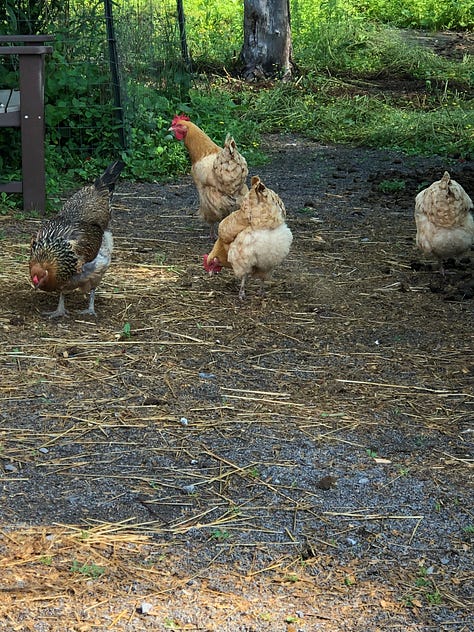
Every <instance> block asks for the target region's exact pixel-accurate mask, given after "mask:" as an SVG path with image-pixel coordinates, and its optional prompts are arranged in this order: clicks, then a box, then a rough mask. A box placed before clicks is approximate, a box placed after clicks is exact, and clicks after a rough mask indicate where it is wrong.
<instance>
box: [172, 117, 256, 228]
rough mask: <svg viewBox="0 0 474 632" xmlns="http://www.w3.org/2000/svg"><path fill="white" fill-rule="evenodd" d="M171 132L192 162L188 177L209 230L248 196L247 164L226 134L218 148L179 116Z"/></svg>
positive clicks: (187, 119) (233, 141)
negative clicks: (222, 143)
mask: <svg viewBox="0 0 474 632" xmlns="http://www.w3.org/2000/svg"><path fill="white" fill-rule="evenodd" d="M170 131H172V132H173V133H174V135H175V137H176V138H177V139H178V140H183V141H184V146H185V147H186V149H187V150H188V153H189V157H190V159H191V175H192V177H193V180H194V183H195V185H196V188H197V191H198V195H199V215H200V216H201V218H202V219H203V220H204V221H205V222H207V223H208V224H209V225H210V227H211V237H212V238H215V224H216V222H219V221H220V220H221V219H222V218H223V217H226V216H227V215H228V214H229V213H231V212H232V211H235V210H237V209H238V208H239V206H240V203H241V201H242V198H243V196H244V195H245V194H246V193H247V192H248V187H247V184H246V180H247V175H248V168H247V161H246V160H245V158H244V157H243V156H242V155H241V154H240V153H239V151H238V150H237V146H236V144H235V140H234V139H233V138H232V136H230V135H229V134H227V137H226V139H225V143H224V147H219V145H216V143H215V142H214V141H212V140H211V139H210V138H209V136H208V135H207V134H206V133H205V132H203V130H202V129H201V128H200V127H198V126H197V125H195V124H194V123H192V122H191V121H190V120H189V117H188V116H186V115H184V114H182V115H180V116H175V117H174V118H173V121H172V124H171V127H170Z"/></svg>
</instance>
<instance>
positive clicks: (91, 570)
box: [71, 560, 105, 579]
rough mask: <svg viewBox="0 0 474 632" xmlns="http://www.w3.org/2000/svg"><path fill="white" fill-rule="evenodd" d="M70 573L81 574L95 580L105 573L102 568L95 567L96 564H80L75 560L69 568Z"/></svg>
mask: <svg viewBox="0 0 474 632" xmlns="http://www.w3.org/2000/svg"><path fill="white" fill-rule="evenodd" d="M71 572H72V573H81V574H82V575H85V576H86V577H90V578H92V579H97V578H98V577H101V576H102V575H103V574H104V573H105V568H104V567H103V566H97V564H80V563H79V562H78V561H77V560H74V561H73V563H72V566H71Z"/></svg>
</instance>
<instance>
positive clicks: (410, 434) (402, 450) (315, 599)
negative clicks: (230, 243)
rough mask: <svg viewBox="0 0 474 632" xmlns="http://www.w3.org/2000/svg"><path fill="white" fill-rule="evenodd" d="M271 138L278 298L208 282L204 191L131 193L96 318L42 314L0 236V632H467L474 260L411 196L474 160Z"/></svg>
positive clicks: (173, 186)
mask: <svg viewBox="0 0 474 632" xmlns="http://www.w3.org/2000/svg"><path fill="white" fill-rule="evenodd" d="M265 142H266V149H267V151H268V153H269V158H270V161H269V163H268V165H265V166H264V167H261V168H259V169H258V173H259V175H260V176H261V177H262V179H263V180H264V182H265V183H266V184H267V186H270V187H272V188H274V189H275V190H277V191H278V192H279V193H280V195H281V196H282V198H283V199H284V201H285V203H286V206H287V211H288V224H289V226H290V228H291V230H292V231H293V234H294V243H293V247H292V250H291V253H290V256H289V257H288V259H287V261H286V262H285V263H284V264H283V265H282V266H281V267H280V268H278V269H277V270H276V272H275V274H274V278H273V280H272V281H271V282H270V283H269V284H268V287H267V289H266V293H265V294H264V295H263V296H261V295H260V294H259V293H258V283H257V282H250V283H249V286H248V292H247V299H246V300H245V301H242V302H241V301H239V299H238V296H237V291H238V283H237V281H236V279H234V277H233V275H232V274H231V272H229V271H224V272H223V273H221V275H219V276H217V277H212V278H211V277H209V276H207V275H206V274H205V272H204V271H203V269H202V267H201V259H202V254H203V253H205V252H206V251H208V250H209V248H210V242H209V237H208V229H207V227H205V226H203V225H202V224H201V223H200V221H199V219H198V218H197V216H196V206H197V198H196V193H195V189H194V187H193V184H192V181H191V179H190V178H189V177H184V178H182V179H180V180H179V181H178V182H174V183H170V184H167V185H161V184H132V183H126V182H122V183H120V185H119V186H118V189H117V192H116V196H115V211H114V228H115V240H116V254H115V260H114V263H113V266H112V267H111V269H110V271H109V272H108V274H107V275H106V278H105V279H104V282H103V284H102V286H101V288H100V290H99V292H98V296H97V301H96V308H97V311H98V317H97V319H96V321H95V320H94V319H85V318H84V317H81V316H78V315H77V314H76V313H74V311H73V310H77V309H82V308H83V307H85V304H86V300H85V298H83V297H82V296H81V295H79V294H77V295H72V296H70V297H69V298H68V300H67V303H66V306H67V307H69V308H70V309H71V310H72V314H71V316H70V317H69V318H66V319H63V320H61V321H59V322H51V321H49V320H48V319H45V318H44V317H43V316H42V315H41V311H42V310H45V309H48V308H52V307H54V306H55V302H56V297H55V296H51V295H47V294H41V293H35V292H34V291H33V290H32V289H31V288H30V286H29V282H28V278H27V266H26V264H25V259H26V256H27V251H28V242H29V235H30V234H31V233H32V232H33V231H34V228H35V227H36V224H37V222H36V221H34V220H18V219H17V220H15V219H13V218H11V217H10V218H9V217H7V218H4V219H3V220H2V224H1V230H2V237H3V239H2V241H1V245H2V252H1V257H2V280H3V288H4V292H3V303H2V307H1V313H0V327H1V329H0V331H1V336H2V342H1V352H0V359H1V366H2V384H1V399H2V408H1V413H0V420H1V426H0V433H1V434H0V437H1V445H2V452H1V463H2V465H3V467H2V474H1V480H2V492H1V494H2V495H1V522H2V525H3V530H2V532H1V534H0V540H1V550H2V561H1V562H0V564H1V566H2V578H1V581H0V584H1V589H2V592H3V600H2V604H3V605H1V606H0V610H2V614H3V615H4V618H3V619H2V620H3V621H5V622H4V623H0V629H5V630H22V631H23V630H25V631H26V630H39V631H50V630H71V631H79V630H105V629H112V630H146V629H153V630H167V629H177V630H209V631H211V630H212V631H214V630H215V631H219V632H225V631H238V630H242V631H243V630H245V631H256V632H257V631H260V630H271V631H272V632H279V631H280V630H281V631H283V630H285V631H288V632H291V631H293V632H294V631H295V630H304V631H305V632H309V631H313V630H328V631H329V630H331V631H338V630H350V631H355V630H361V631H362V630H374V631H375V630H388V629H390V630H450V631H456V632H460V631H461V630H468V629H472V628H470V625H472V619H471V614H470V611H471V608H472V557H471V553H472V550H471V546H472V537H473V536H472V530H473V526H474V520H473V515H472V507H473V502H472V501H473V495H472V486H470V483H471V482H472V481H471V480H470V474H471V472H472V457H470V456H469V448H470V441H471V440H472V403H473V390H472V377H473V373H474V364H473V361H472V323H473V321H472V316H473V300H472V299H473V270H472V261H471V260H468V259H466V260H465V261H464V262H462V263H461V264H460V265H454V264H453V266H451V269H450V270H449V274H448V275H447V278H446V280H443V278H442V277H441V275H440V274H439V272H438V270H437V265H436V263H434V262H430V261H428V260H425V259H424V258H423V257H422V256H420V254H419V253H417V252H416V250H415V247H414V234H415V229H414V221H413V200H414V196H415V194H416V192H417V191H418V189H419V187H421V186H422V185H424V184H426V183H428V182H431V181H433V180H434V179H436V178H438V177H439V176H440V175H441V174H442V172H443V170H444V169H445V168H448V169H449V170H450V172H451V174H452V176H453V177H454V178H455V179H457V180H458V181H459V182H461V183H462V184H463V186H464V187H465V188H466V190H467V191H471V193H472V191H473V189H474V187H473V164H472V163H465V162H454V163H451V164H448V163H446V162H445V161H443V160H442V159H441V158H431V159H420V158H407V157H405V156H402V155H398V154H396V153H390V152H382V151H371V150H365V149H355V148H350V147H332V146H322V145H318V144H316V143H312V142H310V141H307V140H304V139H301V138H297V137H292V136H271V137H268V138H266V141H265ZM393 181H398V182H403V183H404V188H403V189H400V190H398V191H395V192H393V191H392V192H388V193H387V192H384V190H386V188H387V182H393ZM128 326H129V330H128ZM143 604H144V605H143ZM146 604H150V607H151V610H150V611H149V612H148V614H142V613H141V608H142V605H143V608H144V610H145V611H147V608H148V606H147V605H146Z"/></svg>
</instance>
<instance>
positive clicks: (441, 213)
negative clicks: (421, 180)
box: [415, 171, 474, 275]
mask: <svg viewBox="0 0 474 632" xmlns="http://www.w3.org/2000/svg"><path fill="white" fill-rule="evenodd" d="M472 208H473V204H472V200H471V198H470V197H469V196H468V195H467V193H466V192H465V191H464V189H463V188H462V186H461V185H460V184H458V183H457V182H456V181H455V180H453V179H452V178H451V176H450V175H449V173H448V172H447V171H445V172H444V175H443V177H442V178H441V180H437V181H436V182H433V184H431V185H430V186H429V187H428V188H427V189H424V190H423V191H421V192H420V193H418V195H417V196H416V198H415V222H416V229H417V230H416V245H417V246H418V248H420V249H421V250H423V252H425V253H426V254H428V255H434V256H435V257H436V258H437V259H438V260H439V262H440V270H441V273H442V274H443V275H444V267H443V260H445V259H448V258H450V257H453V258H457V257H461V256H462V255H464V254H466V253H467V252H468V251H469V250H470V248H471V246H472V244H473V242H474V219H473V217H472V214H471V212H470V210H471V209H472Z"/></svg>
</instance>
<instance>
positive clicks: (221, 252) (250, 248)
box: [203, 176, 293, 300]
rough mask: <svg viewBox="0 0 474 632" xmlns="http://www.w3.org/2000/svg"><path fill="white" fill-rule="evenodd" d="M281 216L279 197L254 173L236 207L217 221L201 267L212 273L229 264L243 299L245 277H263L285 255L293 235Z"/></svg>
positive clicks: (283, 216) (263, 279) (282, 212)
mask: <svg viewBox="0 0 474 632" xmlns="http://www.w3.org/2000/svg"><path fill="white" fill-rule="evenodd" d="M285 219H286V211H285V206H284V204H283V202H282V200H281V198H280V197H279V196H278V195H277V194H276V193H275V192H274V191H272V190H271V189H268V188H267V187H266V186H265V185H264V184H263V182H262V181H261V180H260V178H259V177H258V176H254V177H253V178H252V184H251V187H250V191H249V192H248V193H247V195H246V196H245V198H244V199H243V201H242V204H241V206H240V209H239V210H237V211H234V212H233V213H231V214H230V215H228V216H227V217H225V218H224V219H223V220H222V221H221V223H220V224H219V237H218V239H217V241H216V243H215V244H214V247H213V248H212V250H211V252H210V253H209V254H208V255H204V259H203V261H204V269H205V270H206V271H207V272H209V274H215V273H217V272H220V270H221V269H222V267H227V268H232V270H233V272H234V274H235V276H236V277H237V278H238V279H240V280H241V283H240V291H239V298H240V299H241V300H242V299H244V298H245V283H246V281H247V278H248V277H249V276H253V277H257V278H260V279H261V280H262V282H263V281H265V280H266V279H268V278H269V276H270V275H271V273H272V271H273V269H274V268H275V267H276V266H277V265H278V264H280V263H281V262H282V261H283V259H284V258H285V257H286V256H287V255H288V252H289V250H290V246H291V242H292V240H293V235H292V234H291V231H290V229H289V228H288V226H287V225H286V223H285ZM262 288H263V285H262Z"/></svg>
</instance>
